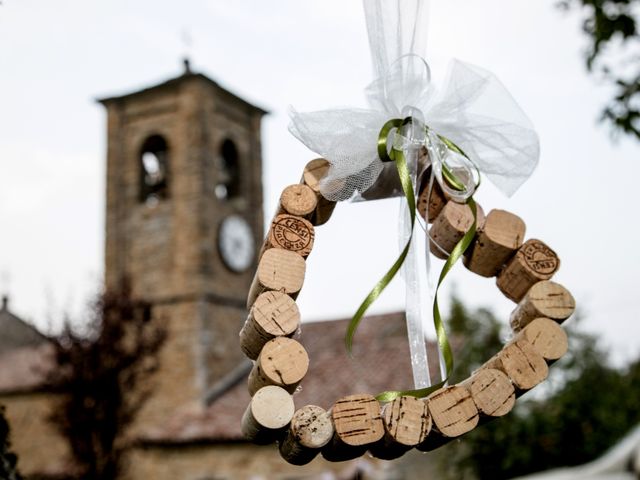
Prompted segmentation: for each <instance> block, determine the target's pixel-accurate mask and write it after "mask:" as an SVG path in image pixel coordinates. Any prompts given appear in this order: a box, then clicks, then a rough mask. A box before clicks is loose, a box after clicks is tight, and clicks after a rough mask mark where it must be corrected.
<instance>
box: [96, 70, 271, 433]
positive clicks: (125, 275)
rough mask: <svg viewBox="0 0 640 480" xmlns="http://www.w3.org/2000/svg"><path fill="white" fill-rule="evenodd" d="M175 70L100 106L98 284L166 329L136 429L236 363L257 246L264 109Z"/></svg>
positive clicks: (196, 395) (200, 393)
mask: <svg viewBox="0 0 640 480" xmlns="http://www.w3.org/2000/svg"><path fill="white" fill-rule="evenodd" d="M185 67H186V68H185V72H184V74H183V75H181V76H179V77H177V78H173V79H171V80H168V81H166V82H164V83H161V84H159V85H155V86H152V87H149V88H145V89H143V90H140V91H137V92H133V93H130V94H126V95H122V96H118V97H111V98H105V99H101V100H100V102H101V103H102V104H103V105H104V106H105V108H106V110H107V202H106V244H105V282H106V286H107V288H115V287H117V286H118V285H119V284H120V282H123V281H125V280H127V281H129V282H130V284H131V288H132V292H133V295H134V296H135V297H137V298H141V299H145V300H147V301H148V302H150V303H151V305H152V309H153V317H154V320H155V321H158V322H162V323H163V324H164V325H165V328H166V329H167V339H166V341H165V344H164V345H163V347H162V349H161V352H160V368H159V371H158V373H157V374H156V375H155V377H156V378H155V386H154V390H153V393H152V395H151V397H150V398H149V400H148V402H147V403H146V404H145V407H144V408H143V410H142V412H141V414H140V415H141V416H142V417H143V418H142V419H141V420H142V421H143V422H154V423H155V422H158V421H162V418H163V416H164V417H166V415H167V413H168V412H169V411H171V410H174V409H175V408H179V407H180V406H183V405H187V404H191V405H192V404H194V403H197V402H201V401H202V400H203V398H204V397H205V395H206V392H207V391H208V389H210V388H211V387H212V386H213V385H215V383H216V381H218V380H220V379H221V378H222V377H224V375H225V374H226V373H228V372H229V371H231V370H232V369H233V368H234V367H235V366H237V365H238V363H239V362H240V360H241V353H240V350H239V348H238V346H237V334H238V331H239V330H240V327H241V325H242V322H243V321H244V319H245V317H246V311H245V301H246V294H247V291H248V289H249V286H250V284H251V280H252V276H253V270H254V268H255V263H256V253H257V251H258V249H259V248H260V245H261V243H262V238H263V212H262V158H261V144H260V122H261V118H262V116H263V115H264V114H265V113H266V112H265V111H264V110H262V109H260V108H258V107H256V106H254V105H252V104H250V103H248V102H247V101H245V100H243V99H241V98H239V97H238V96H236V95H234V94H232V93H231V92H229V91H227V90H225V89H223V88H222V87H220V86H219V85H218V84H217V83H215V82H214V81H212V80H211V79H209V78H207V77H206V76H204V75H202V74H197V73H193V72H191V70H190V69H189V65H188V63H187V62H185Z"/></svg>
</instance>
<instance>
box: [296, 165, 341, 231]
mask: <svg viewBox="0 0 640 480" xmlns="http://www.w3.org/2000/svg"><path fill="white" fill-rule="evenodd" d="M330 166H331V165H330V164H329V162H328V161H326V160H325V159H324V158H316V159H315V160H311V161H310V162H309V163H307V165H306V166H305V167H304V172H303V173H302V180H301V181H300V182H301V183H303V184H305V185H306V186H308V187H309V188H310V189H311V190H313V192H314V193H315V194H316V199H317V206H316V210H315V212H313V214H312V215H311V223H312V224H313V225H323V224H325V223H327V222H328V221H329V219H330V218H331V214H332V213H333V209H334V208H335V206H336V202H333V201H331V200H327V199H326V198H325V197H324V196H323V195H322V193H321V192H320V181H321V180H322V179H323V178H324V177H326V175H327V173H328V172H329V167H330Z"/></svg>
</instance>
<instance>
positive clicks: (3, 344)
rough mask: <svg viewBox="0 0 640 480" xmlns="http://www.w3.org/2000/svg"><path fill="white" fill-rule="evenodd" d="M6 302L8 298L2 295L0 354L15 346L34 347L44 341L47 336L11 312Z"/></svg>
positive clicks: (0, 308)
mask: <svg viewBox="0 0 640 480" xmlns="http://www.w3.org/2000/svg"><path fill="white" fill-rule="evenodd" d="M8 304H9V299H8V298H7V297H6V296H3V297H2V307H0V355H2V354H4V353H6V352H8V351H10V350H13V349H16V348H23V347H35V346H38V345H42V344H43V343H46V342H47V337H45V336H44V335H43V334H42V333H40V332H39V331H38V330H37V329H36V328H35V327H33V326H32V325H30V324H29V323H27V322H25V321H24V320H22V319H21V318H20V317H18V316H17V315H15V314H13V313H12V312H11V311H10V310H9V307H8Z"/></svg>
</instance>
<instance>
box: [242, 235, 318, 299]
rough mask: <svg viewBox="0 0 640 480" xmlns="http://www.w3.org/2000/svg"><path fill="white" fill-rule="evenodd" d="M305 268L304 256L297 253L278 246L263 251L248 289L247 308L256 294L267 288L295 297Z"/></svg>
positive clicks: (302, 279)
mask: <svg viewBox="0 0 640 480" xmlns="http://www.w3.org/2000/svg"><path fill="white" fill-rule="evenodd" d="M305 268H306V265H305V261H304V258H303V257H302V255H300V254H298V253H295V252H291V251H289V250H282V249H280V248H271V249H269V250H267V251H266V252H264V254H263V255H262V258H260V261H259V263H258V269H257V271H256V275H255V277H254V278H253V283H252V284H251V289H250V290H249V295H248V297H247V308H251V305H253V303H254V302H255V301H256V298H257V297H258V295H260V294H261V293H263V292H265V291H267V290H276V291H279V292H283V293H286V294H287V295H290V296H291V297H293V298H295V297H296V296H297V294H298V292H299V291H300V289H301V288H302V284H303V283H304V274H305Z"/></svg>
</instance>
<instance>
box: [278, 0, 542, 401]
mask: <svg viewBox="0 0 640 480" xmlns="http://www.w3.org/2000/svg"><path fill="white" fill-rule="evenodd" d="M364 9H365V16H366V20H367V31H368V35H369V45H370V49H371V56H372V60H373V66H374V70H375V73H376V79H375V80H374V81H373V82H372V83H371V84H370V85H369V86H368V87H367V88H366V90H365V93H366V96H367V102H368V107H369V108H366V109H359V108H342V109H334V110H324V111H318V112H309V113H301V112H296V111H292V112H291V123H290V126H289V130H290V131H291V133H292V134H293V135H294V136H296V137H297V138H298V139H299V140H300V141H301V142H302V143H304V144H305V145H306V146H307V147H308V148H310V149H311V150H313V151H314V152H316V153H318V154H320V155H321V156H323V157H324V158H326V159H327V160H328V161H329V163H330V164H331V167H330V169H329V172H328V175H327V177H326V178H325V179H324V181H323V182H322V184H321V192H322V194H323V195H324V196H325V197H326V198H328V199H330V200H334V201H341V200H348V199H352V198H356V199H357V198H366V197H367V196H371V195H370V193H371V192H374V191H376V190H380V192H378V193H379V195H380V194H381V195H382V196H387V197H389V196H396V195H404V196H405V197H406V199H407V204H406V207H405V211H404V213H403V217H406V218H408V219H409V221H405V222H404V225H405V227H403V231H402V230H401V237H403V242H402V244H403V245H404V248H402V251H401V254H400V257H399V258H398V260H397V261H396V262H395V263H394V265H393V266H392V268H391V269H390V270H389V271H388V272H387V274H386V275H385V276H384V277H383V278H382V279H381V280H380V282H378V284H377V285H376V286H375V287H374V289H373V290H372V292H371V293H370V294H369V295H368V296H367V298H366V299H365V301H364V302H363V303H362V305H361V306H360V308H359V309H358V311H357V312H356V314H355V315H354V318H353V319H352V321H351V324H350V327H349V330H348V332H347V335H346V338H345V341H346V344H347V347H348V348H349V349H350V347H351V341H352V339H353V335H354V334H355V331H356V328H357V324H358V322H359V321H360V319H361V318H362V316H363V315H364V312H365V311H366V310H367V308H368V307H369V306H370V305H371V304H372V303H373V302H374V301H375V299H376V298H377V297H378V296H379V294H380V293H381V291H382V290H383V289H384V287H385V286H386V285H388V283H389V282H390V281H391V279H392V278H393V277H394V276H395V274H396V273H397V272H398V271H399V270H400V268H401V267H402V265H403V263H405V260H406V263H405V265H404V267H402V268H403V270H404V274H405V280H406V281H407V324H408V331H409V336H410V339H409V343H410V351H411V357H412V358H411V359H412V368H413V372H414V383H415V387H416V389H415V390H408V391H405V392H384V393H383V394H381V397H380V398H381V399H384V400H385V401H386V400H389V399H392V398H394V395H396V396H397V395H398V394H412V395H414V396H424V395H426V394H428V393H429V391H427V390H433V389H434V388H435V387H437V386H439V385H440V384H442V383H444V382H445V381H446V378H447V377H448V376H449V374H450V372H451V370H452V368H453V358H452V355H451V353H450V351H451V349H450V346H449V343H448V340H447V338H446V333H445V330H444V326H443V324H442V319H441V318H440V314H439V311H438V308H437V305H438V304H437V296H435V295H434V304H433V320H434V325H435V329H436V336H437V339H438V345H439V348H440V351H441V354H442V359H443V360H444V364H445V368H444V369H443V372H442V375H441V382H440V384H437V385H432V383H433V382H432V381H431V379H430V378H429V376H428V373H427V374H426V377H425V372H428V362H427V358H426V349H425V345H424V340H425V338H424V330H423V324H424V322H423V320H422V316H423V315H424V312H422V310H421V308H420V307H419V306H417V305H418V303H419V302H418V300H419V297H420V296H421V295H424V291H423V289H422V287H421V286H420V283H419V281H417V280H416V278H417V277H418V276H416V272H415V269H416V259H417V256H416V254H417V253H419V252H415V251H414V250H415V248H412V247H411V245H412V240H414V237H413V229H414V225H415V196H416V193H417V189H418V186H419V185H420V183H419V180H420V176H421V174H422V173H423V172H424V171H425V169H426V168H427V167H428V166H430V167H431V176H432V178H431V179H430V182H433V181H437V182H438V183H439V184H440V186H441V187H442V189H443V190H444V191H445V192H446V193H447V194H448V195H449V196H450V197H451V198H452V199H454V200H456V201H460V202H466V203H468V204H469V206H470V208H472V211H475V203H474V202H473V199H472V195H473V192H474V190H475V180H477V179H476V178H475V177H474V171H475V169H477V170H479V171H480V172H481V173H482V175H483V176H486V177H487V178H488V179H489V180H490V181H491V182H492V183H493V184H494V185H495V186H496V187H497V188H498V189H499V190H501V191H502V192H503V193H505V194H506V195H507V196H511V195H512V194H513V193H514V192H515V191H516V190H517V189H518V188H519V187H520V185H522V183H523V182H524V181H525V180H526V179H527V178H528V177H529V176H530V175H531V173H532V172H533V170H534V169H535V167H536V165H537V162H538V157H539V142H538V137H537V134H536V133H535V131H534V129H533V126H532V125H531V122H530V121H529V119H528V118H527V117H526V115H525V114H524V112H523V111H522V110H521V109H520V107H519V106H518V104H517V103H516V102H515V100H514V99H513V98H512V97H511V95H510V94H509V92H508V91H507V90H506V88H505V87H504V86H503V85H502V84H501V83H500V82H499V81H498V80H497V78H496V77H494V76H493V75H492V74H491V73H489V72H487V71H486V70H483V69H481V68H479V67H476V66H473V65H470V64H467V63H464V62H461V61H458V60H454V61H452V62H451V65H450V67H449V72H448V76H447V80H445V82H444V84H443V85H442V86H441V87H440V89H439V90H438V91H437V90H436V88H435V86H434V85H433V83H432V81H431V72H430V69H429V66H428V64H427V62H426V61H425V60H424V58H425V49H426V30H427V23H428V22H427V1H426V0H364ZM422 148H426V150H427V151H428V159H429V163H428V164H423V163H421V162H420V161H419V158H420V155H418V152H419V150H420V149H422ZM389 160H391V162H389ZM398 177H399V179H400V181H399V182H398V181H397V179H398ZM389 179H391V180H393V179H395V180H396V181H395V182H393V181H389ZM387 185H391V186H387ZM394 185H395V186H394ZM372 187H373V188H372ZM379 195H378V196H379ZM474 216H475V214H474ZM473 230H474V232H473V233H475V224H474V226H473ZM470 232H471V230H470V231H469V232H467V234H466V235H465V237H464V238H463V239H462V240H461V241H460V242H459V243H458V245H456V247H455V248H454V251H453V252H452V253H451V255H450V257H449V259H448V260H447V262H446V263H445V265H444V268H443V270H442V272H441V274H440V278H439V281H438V286H439V285H440V283H441V281H442V279H444V277H445V276H446V274H447V272H448V271H449V270H450V269H451V267H452V266H453V264H454V263H455V261H456V260H457V259H458V258H460V256H461V255H462V253H463V252H464V250H465V249H466V247H467V246H468V245H469V244H470V243H471V241H472V240H473V233H470ZM404 240H406V241H404ZM427 256H428V253H427ZM427 265H428V263H427ZM435 293H436V294H437V287H436V291H435ZM447 352H449V353H447Z"/></svg>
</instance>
